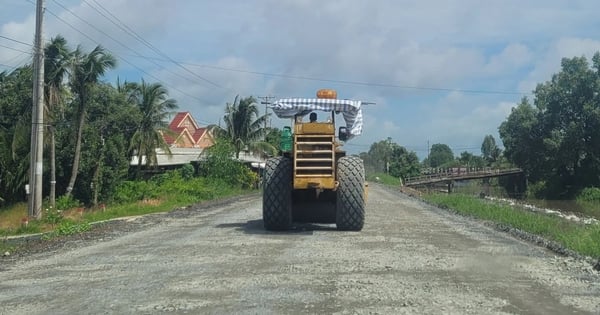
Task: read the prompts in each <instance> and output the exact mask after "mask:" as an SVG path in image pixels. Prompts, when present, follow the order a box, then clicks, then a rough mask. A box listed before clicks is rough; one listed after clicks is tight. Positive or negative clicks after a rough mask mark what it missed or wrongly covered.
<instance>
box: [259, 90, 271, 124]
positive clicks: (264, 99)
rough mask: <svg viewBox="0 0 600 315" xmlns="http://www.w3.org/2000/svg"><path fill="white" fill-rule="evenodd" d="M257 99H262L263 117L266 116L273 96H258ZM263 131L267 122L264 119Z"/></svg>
mask: <svg viewBox="0 0 600 315" xmlns="http://www.w3.org/2000/svg"><path fill="white" fill-rule="evenodd" d="M258 98H260V99H262V101H261V102H260V103H261V104H263V105H265V115H266V114H267V110H268V109H269V108H268V106H269V105H270V104H271V100H272V99H274V98H275V97H274V96H259V97H258ZM265 129H267V120H266V119H265Z"/></svg>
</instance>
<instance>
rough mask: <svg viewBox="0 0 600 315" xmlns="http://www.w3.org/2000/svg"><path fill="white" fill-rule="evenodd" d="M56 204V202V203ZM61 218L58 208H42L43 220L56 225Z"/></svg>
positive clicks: (61, 213)
mask: <svg viewBox="0 0 600 315" xmlns="http://www.w3.org/2000/svg"><path fill="white" fill-rule="evenodd" d="M57 204H58V203H57ZM62 220H63V212H62V210H61V209H60V208H52V206H50V207H48V208H46V209H45V210H44V215H43V221H44V222H46V223H48V224H52V225H56V224H58V223H60V222H61V221H62Z"/></svg>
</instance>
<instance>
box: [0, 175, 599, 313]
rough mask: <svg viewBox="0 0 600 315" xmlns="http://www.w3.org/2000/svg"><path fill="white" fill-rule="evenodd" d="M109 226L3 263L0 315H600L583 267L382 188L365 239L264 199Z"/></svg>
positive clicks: (591, 278)
mask: <svg viewBox="0 0 600 315" xmlns="http://www.w3.org/2000/svg"><path fill="white" fill-rule="evenodd" d="M98 231H102V233H97V234H96V235H95V236H94V237H86V238H79V239H66V240H63V241H62V243H61V244H60V246H55V247H54V248H53V249H51V250H49V251H44V252H39V253H33V254H30V255H26V256H24V257H19V258H17V259H15V258H13V259H12V260H11V259H0V263H1V264H4V265H3V266H2V268H0V270H1V271H0V314H131V313H136V314H154V313H168V312H172V313H187V314H296V313H309V314H330V313H334V314H354V313H357V314H600V275H599V274H598V272H597V271H595V270H594V269H593V268H592V266H591V265H590V264H588V263H586V262H585V261H582V260H577V259H574V258H569V257H559V256H557V255H556V254H554V253H552V252H550V251H548V250H546V249H544V248H541V247H537V246H535V245H532V244H530V243H527V242H524V241H521V240H518V239H515V238H513V237H511V236H509V235H507V234H505V233H502V232H499V231H496V230H494V229H493V228H490V227H487V226H486V225H484V224H481V223H478V222H476V221H474V220H471V219H467V218H463V217H460V216H456V215H453V214H450V213H448V212H446V211H444V210H441V209H437V208H434V207H431V206H429V205H426V204H424V203H422V202H420V201H417V200H415V199H412V198H410V197H407V196H405V195H402V194H400V193H397V192H394V191H391V190H388V189H386V188H383V187H380V186H377V185H371V187H370V191H369V201H368V205H367V217H366V223H365V227H364V230H363V231H362V232H358V233H357V232H338V231H336V230H335V228H334V226H333V225H310V224H302V225H297V226H296V227H295V229H294V230H293V231H290V232H286V233H273V232H265V231H264V230H263V228H262V221H261V199H260V196H249V197H244V198H240V199H237V200H235V201H233V202H231V203H226V204H221V205H216V206H215V205H213V206H211V207H205V206H195V207H191V208H187V209H184V210H178V211H175V212H172V213H169V214H161V215H151V216H145V217H139V218H130V219H128V220H127V221H120V223H119V224H115V225H114V228H101V227H99V228H98ZM92 235H94V234H92Z"/></svg>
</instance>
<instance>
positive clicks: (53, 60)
mask: <svg viewBox="0 0 600 315" xmlns="http://www.w3.org/2000/svg"><path fill="white" fill-rule="evenodd" d="M44 54H45V62H44V67H45V70H44V75H45V80H44V81H45V84H46V89H44V92H45V98H46V102H44V103H45V104H46V110H45V112H46V117H47V121H48V122H49V124H48V135H49V138H50V204H51V205H52V206H55V203H56V140H55V132H54V131H55V127H54V123H55V122H56V120H57V119H56V118H57V117H56V116H57V115H58V113H59V112H62V110H61V107H62V95H63V93H64V88H63V87H64V85H63V81H64V79H65V77H66V76H67V71H68V67H69V65H70V58H71V52H70V51H69V48H68V47H67V40H66V39H65V38H64V37H62V36H60V35H58V36H56V37H55V38H52V39H51V40H50V42H49V43H48V44H47V45H46V48H45V51H44Z"/></svg>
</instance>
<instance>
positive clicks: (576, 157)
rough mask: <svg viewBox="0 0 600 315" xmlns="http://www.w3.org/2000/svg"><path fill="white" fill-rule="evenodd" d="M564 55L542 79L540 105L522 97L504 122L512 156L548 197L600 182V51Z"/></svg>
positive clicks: (506, 144)
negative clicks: (546, 78) (557, 67)
mask: <svg viewBox="0 0 600 315" xmlns="http://www.w3.org/2000/svg"><path fill="white" fill-rule="evenodd" d="M592 62H593V63H592V65H591V66H590V64H589V63H588V61H587V59H586V58H585V57H575V58H571V59H568V58H564V59H563V60H562V62H561V71H560V72H559V73H557V74H554V75H553V76H552V79H551V80H550V81H547V82H545V83H541V84H538V86H537V87H536V89H535V90H534V92H533V93H534V104H533V105H531V103H530V101H529V100H528V99H527V98H524V99H522V100H521V102H520V103H519V104H518V106H517V107H516V108H513V109H512V111H511V113H510V115H509V116H508V118H507V119H506V121H504V122H503V123H502V124H501V125H500V127H499V131H500V137H501V139H502V141H503V143H504V147H505V155H506V157H507V158H508V160H509V161H510V162H512V163H514V164H516V165H518V166H519V167H521V168H523V169H524V170H525V171H526V172H527V175H528V176H529V180H530V181H531V182H533V183H537V185H536V187H537V190H538V191H540V193H541V194H542V195H544V196H547V197H553V198H557V197H571V196H572V195H574V194H576V193H577V192H578V191H580V190H581V189H583V188H584V187H593V186H595V187H598V186H600V132H599V130H600V96H599V95H598V91H600V54H599V53H596V54H595V55H594V57H593V59H592Z"/></svg>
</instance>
